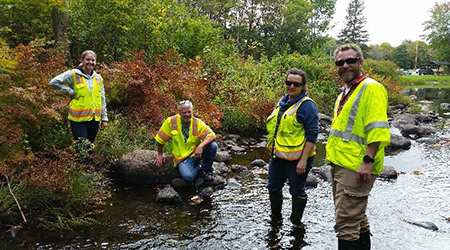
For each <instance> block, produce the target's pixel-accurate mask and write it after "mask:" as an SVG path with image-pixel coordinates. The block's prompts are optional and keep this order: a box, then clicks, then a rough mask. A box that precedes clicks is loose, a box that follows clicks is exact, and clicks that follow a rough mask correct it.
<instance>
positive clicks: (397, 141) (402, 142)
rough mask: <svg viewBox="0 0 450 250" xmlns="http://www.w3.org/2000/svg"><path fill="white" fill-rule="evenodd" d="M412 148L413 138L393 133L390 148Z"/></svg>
mask: <svg viewBox="0 0 450 250" xmlns="http://www.w3.org/2000/svg"><path fill="white" fill-rule="evenodd" d="M409 148H411V140H410V139H408V138H405V137H403V136H400V135H396V134H391V143H390V144H389V146H388V149H390V150H396V149H409Z"/></svg>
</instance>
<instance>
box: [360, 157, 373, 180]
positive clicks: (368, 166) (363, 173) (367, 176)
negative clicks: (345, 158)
mask: <svg viewBox="0 0 450 250" xmlns="http://www.w3.org/2000/svg"><path fill="white" fill-rule="evenodd" d="M372 167H373V166H372V163H366V162H362V163H361V166H359V169H358V172H357V173H356V178H357V179H358V184H359V183H361V180H363V181H365V182H367V183H370V181H371V178H372Z"/></svg>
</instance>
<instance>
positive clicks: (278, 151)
mask: <svg viewBox="0 0 450 250" xmlns="http://www.w3.org/2000/svg"><path fill="white" fill-rule="evenodd" d="M308 100H309V101H313V100H312V99H311V98H309V97H307V96H306V97H304V98H302V99H301V100H299V101H298V102H296V103H295V104H294V105H292V106H291V107H289V108H288V110H286V111H285V113H286V116H288V117H290V118H291V119H296V118H295V117H294V116H295V115H296V113H297V110H298V108H299V107H300V106H301V105H302V103H303V102H304V101H308ZM276 108H277V109H278V107H276ZM278 110H279V109H278ZM278 113H279V111H278ZM278 113H277V116H278V115H279V114H278ZM282 115H284V114H282ZM272 119H277V117H274V118H272ZM280 123H281V121H280ZM280 132H282V131H278V132H277V135H278V134H279V133H280ZM277 135H274V138H272V140H270V138H269V140H268V145H267V149H269V150H272V149H273V147H274V144H275V143H276V144H277V146H275V147H274V149H273V154H274V157H275V156H276V157H278V158H281V159H285V160H291V161H292V160H298V159H300V158H301V156H302V153H303V149H304V146H305V141H306V135H303V139H302V142H300V143H299V145H298V146H287V145H280V144H279V143H278V140H277V139H276V137H277ZM270 141H272V143H270ZM270 144H272V145H270ZM315 153H316V152H315V147H314V149H313V151H312V152H311V155H310V156H313V155H315Z"/></svg>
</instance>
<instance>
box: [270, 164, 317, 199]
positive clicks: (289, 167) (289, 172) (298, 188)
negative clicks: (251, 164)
mask: <svg viewBox="0 0 450 250" xmlns="http://www.w3.org/2000/svg"><path fill="white" fill-rule="evenodd" d="M314 158H315V156H311V157H309V158H308V161H307V163H306V172H305V173H304V174H302V175H298V174H297V173H296V172H295V169H296V168H297V163H298V160H296V161H288V160H283V159H280V158H271V159H270V162H269V178H268V181H267V189H268V190H269V193H276V192H279V191H280V190H281V189H282V188H283V187H284V183H285V182H286V180H287V179H289V192H290V193H291V195H292V197H299V196H303V197H304V196H307V194H306V187H305V182H306V178H307V177H308V173H309V171H310V170H311V168H312V164H313V161H314Z"/></svg>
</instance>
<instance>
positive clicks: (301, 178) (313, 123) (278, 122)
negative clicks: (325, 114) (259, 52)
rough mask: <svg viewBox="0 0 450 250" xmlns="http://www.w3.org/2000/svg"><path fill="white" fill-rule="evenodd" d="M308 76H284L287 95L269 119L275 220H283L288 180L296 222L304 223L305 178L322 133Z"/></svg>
mask: <svg viewBox="0 0 450 250" xmlns="http://www.w3.org/2000/svg"><path fill="white" fill-rule="evenodd" d="M306 82H307V76H306V73H305V72H304V71H303V70H300V69H295V68H294V69H290V70H289V71H288V72H287V76H286V79H285V84H286V92H287V94H286V95H285V96H283V98H281V100H280V101H279V103H278V104H277V106H276V107H275V109H274V111H273V112H272V114H271V115H270V116H269V117H268V118H267V131H268V133H269V136H268V140H267V149H268V150H269V151H270V153H271V159H270V162H269V178H268V182H267V189H268V190H269V198H270V207H271V210H272V214H271V216H272V219H273V220H274V221H279V220H280V219H281V207H282V203H283V194H282V189H283V187H284V183H285V182H286V180H287V179H289V186H290V188H289V192H290V193H291V195H292V213H291V216H290V219H291V221H292V223H293V224H295V225H301V220H302V217H303V211H304V210H305V206H306V201H307V194H306V188H305V182H306V177H307V176H308V172H309V171H310V170H311V167H312V164H313V161H314V156H315V150H314V147H315V143H316V139H317V135H318V133H319V116H318V110H317V106H316V104H315V103H314V101H313V100H312V99H311V98H309V97H308V96H307V95H306V90H307V86H306Z"/></svg>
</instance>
